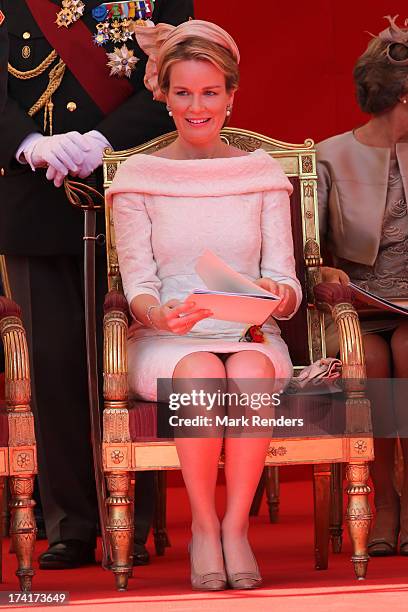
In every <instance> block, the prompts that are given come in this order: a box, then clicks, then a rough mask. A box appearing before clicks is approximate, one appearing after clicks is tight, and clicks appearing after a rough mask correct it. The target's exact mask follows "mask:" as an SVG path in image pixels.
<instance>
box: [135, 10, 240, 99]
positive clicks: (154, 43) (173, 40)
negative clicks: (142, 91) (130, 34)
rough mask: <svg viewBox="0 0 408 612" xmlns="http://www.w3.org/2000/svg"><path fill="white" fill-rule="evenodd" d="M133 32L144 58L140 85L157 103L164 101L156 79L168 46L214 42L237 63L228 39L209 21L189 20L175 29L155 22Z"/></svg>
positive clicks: (232, 45)
mask: <svg viewBox="0 0 408 612" xmlns="http://www.w3.org/2000/svg"><path fill="white" fill-rule="evenodd" d="M134 31H135V37H136V40H137V42H138V44H139V47H140V48H141V49H142V50H143V51H144V52H145V53H146V55H147V56H148V60H147V65H146V72H145V77H144V84H145V85H146V87H147V89H149V90H150V91H152V92H153V98H154V99H155V100H158V101H160V102H164V100H165V97H164V95H163V92H162V91H161V89H160V87H159V84H158V80H157V76H158V71H159V66H160V64H161V60H162V58H163V57H164V56H165V54H166V53H167V52H168V51H169V50H170V49H171V48H172V47H175V46H177V45H178V44H180V43H182V42H183V41H184V40H186V39H187V38H190V37H192V36H197V37H199V38H204V39H205V40H209V41H211V42H215V43H217V44H219V45H221V47H224V48H225V49H228V50H229V51H231V53H232V55H233V57H234V58H235V60H236V62H237V63H239V60H240V55H239V50H238V47H237V45H236V43H235V41H234V39H233V38H232V36H230V35H229V34H228V32H226V31H225V30H223V29H222V28H220V26H218V25H216V24H215V23H211V22H210V21H202V20H201V19H191V20H190V21H185V22H183V23H181V24H180V25H178V26H173V25H170V24H168V23H158V24H157V25H156V26H155V25H151V26H150V27H145V26H138V25H136V26H134Z"/></svg>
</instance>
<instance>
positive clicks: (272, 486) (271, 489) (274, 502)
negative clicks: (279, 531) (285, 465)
mask: <svg viewBox="0 0 408 612" xmlns="http://www.w3.org/2000/svg"><path fill="white" fill-rule="evenodd" d="M265 490H266V501H267V504H268V508H269V521H270V522H271V523H277V522H278V520H279V503H280V493H279V468H278V467H277V466H272V467H267V468H265Z"/></svg>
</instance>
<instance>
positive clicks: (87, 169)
mask: <svg viewBox="0 0 408 612" xmlns="http://www.w3.org/2000/svg"><path fill="white" fill-rule="evenodd" d="M80 136H81V139H82V143H83V144H84V146H86V147H87V151H86V153H85V154H84V156H83V158H82V161H81V163H80V164H77V166H76V168H75V169H73V170H72V169H71V168H67V169H66V171H65V172H61V171H60V170H57V169H56V168H55V167H54V166H53V165H52V164H51V165H50V166H49V168H48V170H47V179H48V180H49V181H52V180H53V181H54V185H55V186H56V187H60V186H61V185H62V183H63V181H64V178H65V176H66V174H67V173H68V172H69V174H71V175H72V176H78V177H79V178H81V179H84V178H86V177H87V176H89V175H90V174H92V172H93V171H94V170H96V168H98V167H99V166H100V165H101V164H102V158H103V151H104V149H105V148H106V147H110V143H109V142H108V140H107V139H106V138H105V136H104V135H103V134H101V133H100V132H98V131H97V130H92V131H90V132H86V133H85V134H80Z"/></svg>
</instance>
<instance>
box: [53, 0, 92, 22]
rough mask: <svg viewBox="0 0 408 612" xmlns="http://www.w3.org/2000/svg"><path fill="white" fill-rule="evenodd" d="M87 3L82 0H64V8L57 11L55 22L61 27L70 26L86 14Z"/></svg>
mask: <svg viewBox="0 0 408 612" xmlns="http://www.w3.org/2000/svg"><path fill="white" fill-rule="evenodd" d="M84 9H85V4H84V3H83V2H82V0H62V8H61V10H59V11H58V13H57V19H56V21H55V23H56V24H57V26H58V27H59V28H61V27H64V28H68V27H69V26H70V25H72V24H73V23H75V22H76V21H78V19H81V17H82V15H83V14H84Z"/></svg>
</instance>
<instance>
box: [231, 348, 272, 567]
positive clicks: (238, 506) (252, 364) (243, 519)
mask: <svg viewBox="0 0 408 612" xmlns="http://www.w3.org/2000/svg"><path fill="white" fill-rule="evenodd" d="M225 368H226V372H227V378H228V379H233V380H234V386H235V385H236V386H238V387H239V388H240V390H241V391H242V392H247V391H249V392H251V391H252V392H253V391H256V389H254V384H252V385H250V387H249V388H248V389H247V388H245V380H243V381H242V385H240V382H239V379H247V380H248V379H255V378H259V379H263V382H262V387H263V389H262V390H263V391H265V379H270V385H268V386H269V392H270V393H272V392H273V384H274V382H273V381H274V378H275V369H274V367H273V365H272V363H271V361H270V359H269V358H268V357H267V356H266V355H264V354H263V353H261V352H259V351H242V352H240V353H235V354H233V355H231V356H230V357H229V358H228V359H227V361H226V364H225ZM247 387H248V385H247ZM229 390H230V388H229ZM254 414H256V412H254ZM265 435H266V436H267V437H253V438H232V437H230V438H228V437H227V438H226V439H225V479H226V485H227V508H226V513H225V516H224V519H223V521H222V541H223V550H224V556H225V562H226V567H227V568H228V572H229V573H230V574H234V573H237V572H255V571H256V563H255V560H254V557H253V554H252V550H251V547H250V545H249V542H248V525H249V510H250V507H251V503H252V500H253V497H254V494H255V490H256V487H257V485H258V482H259V479H260V476H261V473H262V470H263V467H264V465H265V457H266V452H267V450H268V446H269V442H270V439H271V435H268V434H267V433H266V434H265Z"/></svg>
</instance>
